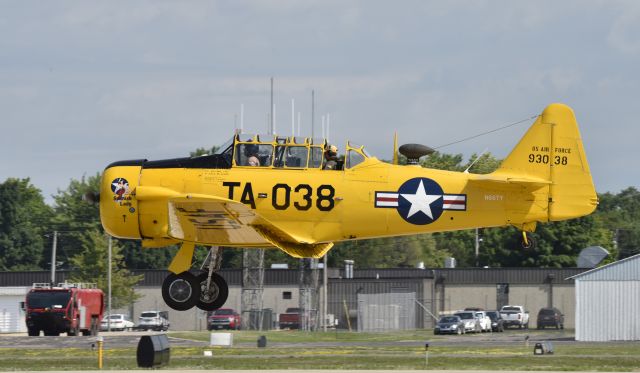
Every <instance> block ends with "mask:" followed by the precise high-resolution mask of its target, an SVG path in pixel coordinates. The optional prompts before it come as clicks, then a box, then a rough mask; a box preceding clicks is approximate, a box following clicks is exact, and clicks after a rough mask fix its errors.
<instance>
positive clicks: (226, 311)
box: [213, 310, 233, 315]
mask: <svg viewBox="0 0 640 373" xmlns="http://www.w3.org/2000/svg"><path fill="white" fill-rule="evenodd" d="M213 314H214V315H233V311H231V310H217V311H215V312H214V313H213Z"/></svg>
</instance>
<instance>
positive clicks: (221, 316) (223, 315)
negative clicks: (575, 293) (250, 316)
mask: <svg viewBox="0 0 640 373" xmlns="http://www.w3.org/2000/svg"><path fill="white" fill-rule="evenodd" d="M207 329H208V330H214V329H234V330H239V329H240V314H239V313H237V312H236V311H235V310H234V309H232V308H220V309H217V310H215V311H211V312H209V316H208V317H207Z"/></svg>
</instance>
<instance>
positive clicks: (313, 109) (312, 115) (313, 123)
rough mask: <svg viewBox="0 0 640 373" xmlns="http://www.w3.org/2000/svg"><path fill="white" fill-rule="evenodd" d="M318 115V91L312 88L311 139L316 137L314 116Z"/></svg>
mask: <svg viewBox="0 0 640 373" xmlns="http://www.w3.org/2000/svg"><path fill="white" fill-rule="evenodd" d="M315 116H316V93H315V91H314V90H313V89H312V90H311V139H313V137H314V135H315V134H314V129H315V128H314V126H315V121H314V117H315Z"/></svg>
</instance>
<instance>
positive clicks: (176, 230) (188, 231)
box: [168, 195, 333, 258]
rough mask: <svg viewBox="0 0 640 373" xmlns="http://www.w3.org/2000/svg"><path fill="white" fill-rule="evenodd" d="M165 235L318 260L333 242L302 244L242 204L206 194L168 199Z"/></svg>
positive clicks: (178, 238) (190, 240)
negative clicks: (167, 219) (268, 250)
mask: <svg viewBox="0 0 640 373" xmlns="http://www.w3.org/2000/svg"><path fill="white" fill-rule="evenodd" d="M168 203H169V205H168V212H169V229H168V231H169V236H170V237H171V238H175V239H177V240H181V241H188V242H195V243H199V244H202V245H219V246H240V247H243V246H244V247H270V246H275V247H277V248H279V249H280V250H282V251H284V252H286V253H287V254H289V255H291V256H294V257H297V258H307V257H312V258H321V257H322V256H324V254H326V253H327V251H329V249H331V247H333V243H330V242H329V243H305V242H300V240H299V239H298V238H296V237H294V236H293V235H291V234H289V233H287V232H285V231H284V230H282V229H280V228H278V227H277V226H276V225H275V224H273V223H271V222H270V221H268V220H267V219H265V218H263V217H262V216H260V215H259V214H257V213H256V212H255V210H252V209H251V208H249V207H248V206H246V205H245V204H243V203H240V202H237V201H233V200H230V199H226V198H221V197H214V196H208V195H189V196H176V197H172V198H169V200H168Z"/></svg>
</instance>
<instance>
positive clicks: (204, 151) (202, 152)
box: [189, 145, 219, 157]
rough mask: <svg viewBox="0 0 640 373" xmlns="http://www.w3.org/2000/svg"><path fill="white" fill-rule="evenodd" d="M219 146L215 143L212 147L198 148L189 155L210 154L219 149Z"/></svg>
mask: <svg viewBox="0 0 640 373" xmlns="http://www.w3.org/2000/svg"><path fill="white" fill-rule="evenodd" d="M218 149H219V147H218V146H216V145H214V146H212V147H211V148H210V149H205V148H198V149H196V150H195V151H193V152H190V153H189V155H190V156H191V157H199V156H201V155H210V154H215V153H216V152H217V151H218Z"/></svg>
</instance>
